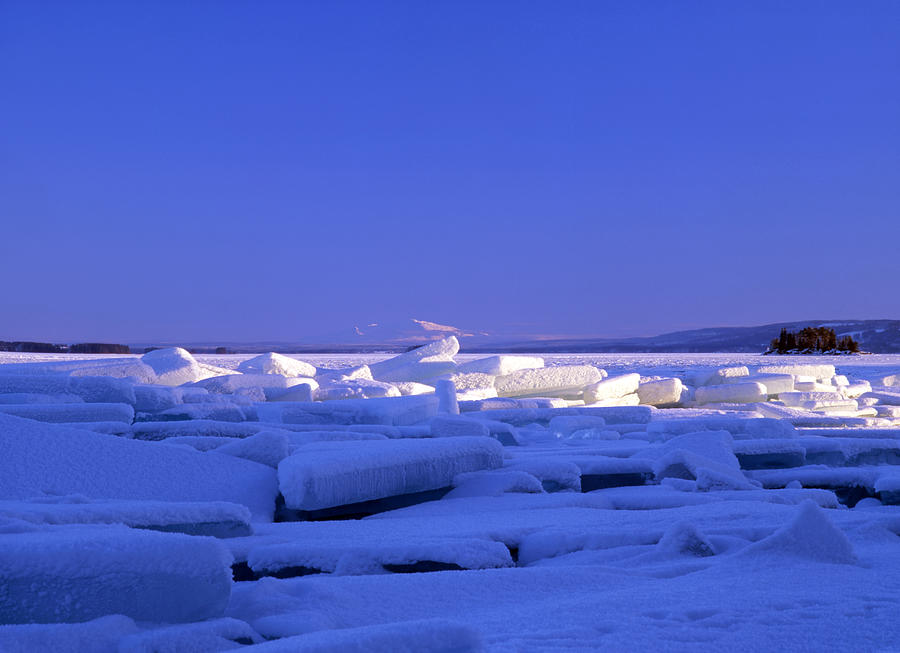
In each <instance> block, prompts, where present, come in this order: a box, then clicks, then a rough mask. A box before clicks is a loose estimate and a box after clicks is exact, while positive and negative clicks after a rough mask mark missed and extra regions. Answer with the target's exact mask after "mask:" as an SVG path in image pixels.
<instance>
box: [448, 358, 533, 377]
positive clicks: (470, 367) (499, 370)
mask: <svg viewBox="0 0 900 653" xmlns="http://www.w3.org/2000/svg"><path fill="white" fill-rule="evenodd" d="M538 367H544V359H543V358H541V357H540V356H505V355H500V356H487V357H485V358H478V359H476V360H472V361H469V362H467V363H460V364H459V366H458V367H457V369H458V371H459V372H460V373H462V374H469V373H478V374H488V375H491V376H504V375H506V374H512V373H513V372H517V371H519V370H528V369H534V368H538Z"/></svg>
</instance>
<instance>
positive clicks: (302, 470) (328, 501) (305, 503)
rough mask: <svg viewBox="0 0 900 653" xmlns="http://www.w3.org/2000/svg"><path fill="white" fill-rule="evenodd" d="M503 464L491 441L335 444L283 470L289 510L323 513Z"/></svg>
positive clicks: (308, 451)
mask: <svg viewBox="0 0 900 653" xmlns="http://www.w3.org/2000/svg"><path fill="white" fill-rule="evenodd" d="M502 465H503V447H502V445H500V443H499V442H497V441H496V440H493V439H491V438H483V437H459V438H439V439H435V440H389V441H360V442H329V443H319V444H311V445H306V446H304V447H301V448H300V449H298V450H297V451H296V453H294V454H293V455H292V456H290V457H288V458H285V459H284V460H282V461H281V464H279V466H278V482H279V486H280V488H281V493H282V495H284V500H285V505H286V506H287V507H288V508H291V509H294V510H319V509H322V508H331V507H335V506H342V505H348V504H354V503H359V502H362V501H370V500H373V499H383V498H386V497H392V496H396V495H401V494H413V493H417V492H425V491H428V490H437V489H440V488H444V487H449V486H450V485H451V483H452V482H453V477H454V476H456V475H457V474H461V473H463V472H472V471H477V470H481V469H494V468H498V467H501V466H502Z"/></svg>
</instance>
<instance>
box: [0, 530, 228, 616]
mask: <svg viewBox="0 0 900 653" xmlns="http://www.w3.org/2000/svg"><path fill="white" fill-rule="evenodd" d="M231 561H232V557H231V554H230V553H229V552H228V550H227V549H226V548H225V547H224V546H222V544H220V543H219V541H218V540H216V539H214V538H209V537H191V536H188V535H181V534H173V533H157V532H154V531H147V530H136V529H131V528H127V527H125V526H62V527H56V526H50V527H45V528H44V529H41V530H38V531H32V532H23V533H12V534H3V535H0V587H2V588H3V589H2V591H0V623H52V622H71V621H86V620H89V619H95V618H97V617H101V616H103V615H108V614H124V615H127V616H129V617H131V618H133V619H136V620H139V621H152V622H184V621H200V620H202V619H209V618H211V617H217V616H221V615H222V613H223V612H224V610H225V606H226V605H227V603H228V598H229V595H230V593H231Z"/></svg>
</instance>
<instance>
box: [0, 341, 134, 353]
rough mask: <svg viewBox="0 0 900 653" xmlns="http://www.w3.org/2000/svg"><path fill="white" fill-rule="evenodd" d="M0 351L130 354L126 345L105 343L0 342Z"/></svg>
mask: <svg viewBox="0 0 900 653" xmlns="http://www.w3.org/2000/svg"><path fill="white" fill-rule="evenodd" d="M0 351H14V352H20V353H29V354H130V353H131V350H130V349H129V348H128V345H116V344H111V343H106V342H81V343H78V344H75V345H54V344H52V343H49V342H30V341H27V340H25V341H17V342H4V341H2V340H0Z"/></svg>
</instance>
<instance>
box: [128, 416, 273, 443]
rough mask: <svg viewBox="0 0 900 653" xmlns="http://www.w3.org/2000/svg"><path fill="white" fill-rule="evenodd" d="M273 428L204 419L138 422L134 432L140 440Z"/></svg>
mask: <svg viewBox="0 0 900 653" xmlns="http://www.w3.org/2000/svg"><path fill="white" fill-rule="evenodd" d="M271 428H272V427H271V425H269V424H259V423H256V422H222V421H217V420H206V419H204V420H191V421H174V422H138V423H137V424H135V425H134V426H133V427H132V432H133V433H134V437H135V438H136V439H138V440H165V439H166V438H174V437H184V436H196V437H225V438H246V437H249V436H251V435H254V434H256V433H259V432H260V431H263V430H270V429H271Z"/></svg>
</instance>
